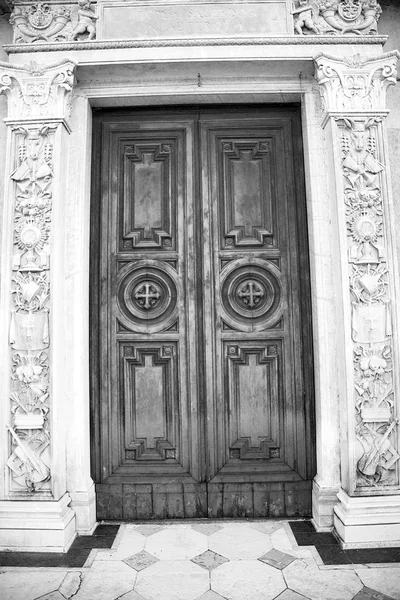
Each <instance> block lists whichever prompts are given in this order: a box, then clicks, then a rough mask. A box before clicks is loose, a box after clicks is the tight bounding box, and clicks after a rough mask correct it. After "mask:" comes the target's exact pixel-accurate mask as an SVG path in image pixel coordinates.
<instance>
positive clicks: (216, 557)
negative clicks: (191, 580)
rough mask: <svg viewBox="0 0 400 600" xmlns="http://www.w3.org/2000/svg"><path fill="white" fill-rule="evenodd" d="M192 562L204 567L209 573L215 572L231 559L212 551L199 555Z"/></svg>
mask: <svg viewBox="0 0 400 600" xmlns="http://www.w3.org/2000/svg"><path fill="white" fill-rule="evenodd" d="M191 561H192V562H194V563H195V564H196V565H199V566H200V567H203V569H207V571H213V570H214V569H216V568H217V567H220V566H221V565H223V564H224V563H226V562H229V559H228V558H225V556H221V555H220V554H217V553H216V552H213V551H212V550H206V551H205V552H203V553H202V554H198V556H195V557H194V558H192V559H191Z"/></svg>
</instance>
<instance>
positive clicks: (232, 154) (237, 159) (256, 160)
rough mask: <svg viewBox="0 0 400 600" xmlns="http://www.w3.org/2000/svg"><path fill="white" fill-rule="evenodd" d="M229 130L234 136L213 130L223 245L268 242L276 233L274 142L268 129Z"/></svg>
mask: <svg viewBox="0 0 400 600" xmlns="http://www.w3.org/2000/svg"><path fill="white" fill-rule="evenodd" d="M232 131H233V133H234V139H233V140H232V139H230V138H228V137H227V136H224V135H223V134H222V132H218V131H217V132H216V134H215V153H216V156H215V158H216V160H215V168H216V176H217V181H218V188H219V189H218V192H219V193H218V195H219V209H220V211H221V226H222V232H221V233H222V235H223V238H224V246H225V247H226V246H243V245H244V246H250V247H251V246H265V245H268V246H271V245H272V244H273V241H274V240H273V238H274V235H276V224H275V223H274V215H273V206H272V205H273V201H274V197H273V196H274V194H273V192H274V180H273V178H274V176H275V175H274V174H272V173H271V156H272V152H273V145H272V144H271V140H270V139H269V137H268V132H263V131H262V130H259V129H255V130H254V131H253V130H252V129H250V128H249V129H243V128H242V127H237V128H233V129H232ZM263 133H265V135H263ZM249 134H250V135H249Z"/></svg>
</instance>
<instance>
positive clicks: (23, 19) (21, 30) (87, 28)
mask: <svg viewBox="0 0 400 600" xmlns="http://www.w3.org/2000/svg"><path fill="white" fill-rule="evenodd" d="M97 19H98V17H97V16H96V13H95V11H94V9H93V8H92V5H91V2H90V0H77V3H71V4H68V5H65V4H58V5H57V4H53V3H50V2H49V3H45V2H34V3H32V4H26V3H24V4H22V3H21V4H20V3H15V4H14V10H13V12H12V13H11V16H10V23H11V25H12V26H13V28H14V43H15V44H26V43H32V42H50V41H51V42H65V41H68V40H70V41H81V40H93V39H95V37H96V21H97Z"/></svg>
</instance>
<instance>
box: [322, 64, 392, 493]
mask: <svg viewBox="0 0 400 600" xmlns="http://www.w3.org/2000/svg"><path fill="white" fill-rule="evenodd" d="M397 58H398V54H397V53H396V52H392V53H389V54H386V55H383V56H381V57H379V58H376V59H369V60H367V59H361V58H360V57H359V56H355V57H353V58H351V59H340V58H335V57H331V56H327V55H324V54H320V55H318V56H317V57H316V58H315V63H316V79H317V81H318V82H319V84H320V91H321V95H322V99H323V103H324V108H325V113H326V116H325V120H324V126H325V127H327V128H329V127H330V128H331V139H332V143H333V148H332V149H331V152H332V157H333V162H334V169H335V174H334V175H335V179H336V182H337V189H338V202H339V204H338V209H337V214H338V223H339V240H340V242H339V243H340V254H341V263H342V275H343V281H342V287H343V290H344V295H343V298H344V307H343V314H344V317H345V323H344V336H345V339H344V345H345V357H346V358H345V360H346V361H347V364H346V368H345V371H346V372H347V382H346V383H347V388H344V389H347V391H348V395H349V397H348V398H347V399H346V400H345V402H344V404H342V406H341V407H340V410H341V414H342V423H343V428H344V429H347V432H346V434H345V435H344V436H343V440H344V442H343V443H344V444H345V445H346V452H345V453H343V454H342V460H343V457H344V454H346V453H347V456H346V457H344V460H347V461H348V464H347V465H346V466H345V467H344V469H343V472H344V473H346V475H345V479H347V480H346V481H342V486H343V487H344V488H345V489H346V491H347V492H348V493H349V494H350V495H374V494H393V493H399V491H400V471H399V467H400V461H399V458H400V456H399V452H400V448H399V413H400V390H399V389H398V382H397V381H396V375H395V373H396V369H397V370H398V366H397V367H396V366H395V365H396V364H397V362H398V358H399V357H398V355H397V342H398V340H397V338H398V333H399V332H398V331H397V330H396V327H397V325H396V322H395V320H394V298H395V295H394V294H395V292H394V289H395V273H394V268H395V267H394V264H393V252H392V242H391V240H392V239H393V237H392V232H391V229H392V227H393V223H392V222H391V218H390V213H391V209H390V205H389V201H390V192H389V180H388V172H387V170H388V169H387V165H388V162H389V160H388V156H387V146H386V144H385V132H384V119H385V115H386V114H387V111H386V110H385V94H386V89H387V87H388V86H389V85H390V84H394V83H395V81H396V70H395V68H396V62H397ZM350 390H351V392H350Z"/></svg>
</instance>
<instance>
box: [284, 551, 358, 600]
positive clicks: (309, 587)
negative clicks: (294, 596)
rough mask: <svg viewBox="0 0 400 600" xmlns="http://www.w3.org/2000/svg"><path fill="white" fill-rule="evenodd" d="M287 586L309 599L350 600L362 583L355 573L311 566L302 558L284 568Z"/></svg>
mask: <svg viewBox="0 0 400 600" xmlns="http://www.w3.org/2000/svg"><path fill="white" fill-rule="evenodd" d="M285 579H286V583H287V585H288V587H289V588H290V589H292V590H294V591H295V592H298V593H299V594H303V596H306V598H309V599H310V600H321V598H323V599H324V600H352V599H353V598H354V596H355V595H356V594H357V593H358V592H359V591H360V590H361V589H362V587H363V585H362V583H361V581H360V580H359V578H358V577H357V575H356V574H355V573H354V572H350V571H349V570H346V571H345V570H344V569H342V570H341V571H340V575H339V574H338V572H337V571H336V572H335V571H328V570H325V569H324V570H323V571H320V570H319V569H317V568H311V567H310V566H309V565H308V564H306V563H305V561H304V560H296V561H295V562H293V563H292V564H291V565H289V566H288V567H286V569H285Z"/></svg>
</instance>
